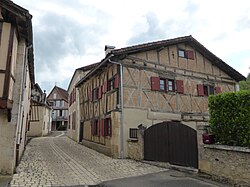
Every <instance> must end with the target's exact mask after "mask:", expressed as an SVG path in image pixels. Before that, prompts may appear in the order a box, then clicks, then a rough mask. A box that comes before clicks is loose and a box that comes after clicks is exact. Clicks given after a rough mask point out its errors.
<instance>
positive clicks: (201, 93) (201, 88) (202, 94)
mask: <svg viewBox="0 0 250 187" xmlns="http://www.w3.org/2000/svg"><path fill="white" fill-rule="evenodd" d="M197 93H198V96H204V89H203V84H198V85H197Z"/></svg>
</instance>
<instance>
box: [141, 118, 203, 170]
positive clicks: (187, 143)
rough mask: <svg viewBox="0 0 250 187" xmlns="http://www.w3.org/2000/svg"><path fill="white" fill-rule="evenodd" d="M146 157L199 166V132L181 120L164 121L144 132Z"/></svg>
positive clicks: (182, 164) (153, 159) (181, 164)
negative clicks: (180, 121)
mask: <svg viewBox="0 0 250 187" xmlns="http://www.w3.org/2000/svg"><path fill="white" fill-rule="evenodd" d="M144 159H145V160H151V161H160V162H169V163H170V164H174V165H180V166H188V167H193V168H198V148H197V132H196V131H195V130H194V129H192V128H190V127H188V126H186V125H183V124H181V123H179V122H163V123H159V124H156V125H153V126H151V127H149V128H148V129H147V130H145V134H144Z"/></svg>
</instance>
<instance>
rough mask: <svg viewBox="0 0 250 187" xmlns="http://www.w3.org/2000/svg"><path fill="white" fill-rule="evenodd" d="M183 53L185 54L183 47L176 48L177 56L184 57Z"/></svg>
mask: <svg viewBox="0 0 250 187" xmlns="http://www.w3.org/2000/svg"><path fill="white" fill-rule="evenodd" d="M185 54H186V52H185V50H184V49H179V50H178V56H179V57H182V58H185V57H186V56H185Z"/></svg>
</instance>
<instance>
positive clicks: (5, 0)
mask: <svg viewBox="0 0 250 187" xmlns="http://www.w3.org/2000/svg"><path fill="white" fill-rule="evenodd" d="M0 7H1V8H2V10H1V13H2V16H3V19H4V21H6V22H10V23H12V24H14V25H16V26H17V31H18V36H19V37H21V38H24V39H25V40H26V44H27V46H30V48H28V65H29V69H30V71H29V72H30V78H31V82H32V83H33V84H35V76H34V54H33V33H32V22H31V19H32V15H31V14H30V13H29V11H28V10H26V9H24V8H22V7H21V6H19V5H17V4H15V3H13V2H12V1H10V0H1V1H0ZM0 19H1V18H0ZM33 84H32V86H33Z"/></svg>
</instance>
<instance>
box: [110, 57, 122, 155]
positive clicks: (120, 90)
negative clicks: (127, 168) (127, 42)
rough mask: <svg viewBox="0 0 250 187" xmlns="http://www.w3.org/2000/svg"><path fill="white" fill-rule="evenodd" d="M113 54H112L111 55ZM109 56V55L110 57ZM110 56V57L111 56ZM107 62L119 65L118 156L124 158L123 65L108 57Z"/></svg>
mask: <svg viewBox="0 0 250 187" xmlns="http://www.w3.org/2000/svg"><path fill="white" fill-rule="evenodd" d="M112 56H113V55H112ZM112 56H111V57H112ZM111 57H110V58H111ZM109 62H110V63H112V64H117V65H119V66H120V87H119V92H120V105H121V119H120V120H121V122H120V124H121V125H120V145H121V146H120V150H119V152H120V158H121V159H123V158H124V137H123V132H124V129H123V128H124V116H123V115H124V111H123V67H122V64H121V63H119V62H114V61H112V60H110V59H109Z"/></svg>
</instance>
